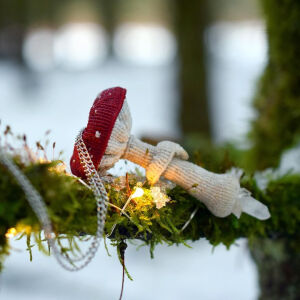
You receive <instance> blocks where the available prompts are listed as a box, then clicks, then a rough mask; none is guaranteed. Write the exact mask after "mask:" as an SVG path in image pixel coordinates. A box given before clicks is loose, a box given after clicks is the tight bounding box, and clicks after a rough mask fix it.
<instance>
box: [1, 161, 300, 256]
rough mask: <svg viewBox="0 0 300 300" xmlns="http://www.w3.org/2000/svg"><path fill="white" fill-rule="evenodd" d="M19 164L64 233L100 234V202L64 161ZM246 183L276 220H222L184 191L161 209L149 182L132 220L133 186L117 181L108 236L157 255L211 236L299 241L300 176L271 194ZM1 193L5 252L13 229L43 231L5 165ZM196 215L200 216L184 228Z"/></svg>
mask: <svg viewBox="0 0 300 300" xmlns="http://www.w3.org/2000/svg"><path fill="white" fill-rule="evenodd" d="M18 164H19V167H20V168H21V169H22V171H23V172H24V174H25V175H26V176H27V177H28V178H29V180H30V181H31V182H32V184H33V185H34V186H35V188H36V189H37V190H38V191H39V192H40V194H41V195H42V196H43V198H44V200H45V202H46V204H47V207H48V212H49V215H50V217H51V219H52V222H53V226H54V228H55V231H56V232H57V233H58V234H60V235H62V234H63V235H64V236H67V237H69V238H72V237H75V236H82V235H93V234H94V233H95V231H96V205H95V199H94V196H93V194H92V192H91V191H90V190H89V189H88V188H87V187H86V186H84V185H83V184H82V183H80V182H79V181H78V180H77V179H76V178H74V177H71V176H69V175H67V174H66V173H65V172H62V173H58V172H56V171H55V170H56V167H57V165H58V164H59V162H58V161H54V162H51V163H32V164H30V165H27V166H25V165H22V164H20V163H18ZM138 181H140V178H138V176H137V175H130V176H129V182H128V183H129V188H131V189H133V188H134V187H135V186H136V185H137V182H138ZM242 185H243V186H245V187H246V188H247V189H248V190H250V191H251V192H252V194H253V195H254V197H255V198H256V199H258V200H259V201H261V202H262V203H265V204H266V205H268V207H269V209H270V212H271V215H272V217H271V219H270V220H268V221H264V222H262V221H258V220H256V219H254V218H252V217H250V216H247V215H245V214H243V215H242V216H241V218H240V219H237V218H236V217H235V216H233V215H231V216H229V217H227V218H224V219H222V218H217V217H215V216H213V215H212V214H211V213H210V212H209V211H208V210H207V209H206V208H205V206H204V205H203V204H201V203H200V202H199V201H198V200H196V199H194V198H193V197H192V196H190V195H189V194H188V193H187V192H186V191H184V190H183V189H181V188H179V187H175V188H174V189H172V190H169V191H168V192H167V194H168V196H169V197H170V199H171V200H170V201H169V202H168V203H167V204H166V206H164V207H162V208H160V209H158V208H157V207H156V205H155V203H154V202H153V198H152V196H151V191H150V187H149V186H148V185H147V183H146V184H144V186H143V189H144V192H145V193H144V195H143V196H142V197H140V198H139V199H136V200H134V201H132V202H131V203H130V205H129V206H128V209H127V210H126V212H127V216H126V215H120V211H119V210H118V209H116V208H115V207H119V208H122V207H123V205H124V203H125V202H126V201H127V199H128V186H127V187H126V185H125V186H124V187H121V188H120V184H119V183H118V179H116V180H114V182H112V183H110V184H106V189H107V192H108V194H109V198H110V203H111V204H113V205H114V206H115V207H113V206H109V208H108V214H107V218H106V225H105V232H106V234H110V236H109V238H110V239H111V241H112V242H113V244H115V245H118V244H119V243H120V242H122V241H124V240H133V239H138V240H142V241H143V242H144V243H145V244H147V245H149V246H150V249H151V251H152V250H153V249H154V247H155V245H157V244H158V243H167V244H170V245H172V244H180V243H184V244H185V243H186V242H188V241H195V240H198V239H200V238H206V239H207V240H208V241H209V242H210V243H211V244H212V245H218V244H220V243H223V244H224V245H226V246H228V247H229V246H230V245H231V244H232V243H234V242H235V240H236V239H238V238H241V237H247V238H248V239H249V240H250V241H251V239H254V238H257V237H270V238H279V237H290V238H291V241H293V240H295V242H296V240H297V239H296V237H297V235H298V233H297V228H298V226H299V223H300V222H299V221H300V205H299V197H300V175H295V174H294V175H293V174H287V175H285V176H282V177H280V178H278V179H275V180H271V181H270V182H269V183H268V186H267V188H266V189H265V190H261V189H260V188H259V187H258V185H257V182H256V180H255V179H254V178H253V177H251V176H244V178H243V179H242ZM0 195H1V201H0V252H2V253H7V239H6V238H5V234H6V232H7V230H8V229H9V228H11V227H17V228H26V230H25V231H28V228H30V229H29V231H32V232H35V233H38V232H39V230H40V227H39V223H38V220H37V218H36V216H35V215H34V213H33V211H32V210H31V208H30V207H29V205H28V203H27V200H26V198H25V195H24V193H23V191H22V189H21V188H20V187H19V186H18V184H17V183H16V182H15V180H14V178H13V177H12V176H11V175H10V174H9V173H8V171H7V170H6V169H5V168H4V167H3V166H0ZM195 211H196V214H195V216H194V217H193V218H192V219H191V220H190V223H189V224H188V226H186V227H185V229H184V230H182V228H184V226H185V225H187V222H188V220H189V219H190V217H191V215H192V213H193V212H195ZM129 217H130V218H129ZM115 224H117V226H116V227H115V229H114V230H113V232H112V229H113V226H114V225H115ZM111 232H112V234H111ZM26 233H27V234H28V232H26ZM294 238H295V239H294Z"/></svg>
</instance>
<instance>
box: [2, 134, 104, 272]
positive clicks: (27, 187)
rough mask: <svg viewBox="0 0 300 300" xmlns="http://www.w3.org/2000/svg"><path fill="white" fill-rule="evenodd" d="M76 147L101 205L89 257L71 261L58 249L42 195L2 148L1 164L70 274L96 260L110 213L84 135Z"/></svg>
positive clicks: (79, 138) (79, 135)
mask: <svg viewBox="0 0 300 300" xmlns="http://www.w3.org/2000/svg"><path fill="white" fill-rule="evenodd" d="M75 145H76V147H77V151H78V154H79V158H80V163H81V164H82V167H83V170H84V172H85V175H86V178H87V180H88V183H89V187H90V188H91V189H92V191H93V193H94V196H95V199H96V204H97V231H96V234H95V236H94V237H93V241H92V243H91V245H90V247H89V249H88V250H87V252H86V253H85V254H83V255H82V256H81V257H76V258H70V257H69V255H68V254H66V253H62V251H61V250H60V249H59V248H58V247H57V246H56V243H55V236H56V235H55V234H54V232H53V227H52V224H51V221H50V218H49V215H48V213H47V208H46V205H45V202H44V201H43V199H42V197H41V195H40V194H39V193H38V192H37V190H36V189H35V188H34V187H33V186H32V184H31V183H30V182H29V180H28V179H27V178H26V176H25V175H24V174H23V173H22V172H21V170H20V169H19V168H18V167H17V166H16V165H15V164H14V162H13V161H12V160H11V159H10V158H8V156H7V155H6V154H5V153H4V152H3V150H2V149H1V148H0V162H1V163H2V164H3V165H4V166H6V167H7V169H8V170H9V171H10V173H11V174H12V175H13V176H14V177H15V179H16V180H17V182H18V183H19V185H20V186H21V187H22V189H23V191H24V193H25V195H26V198H27V200H28V203H29V204H30V206H31V208H32V209H33V211H34V213H35V214H36V216H37V217H38V219H39V221H40V223H41V225H42V228H43V230H44V233H45V237H46V239H47V240H48V242H49V244H50V247H51V248H52V250H53V253H54V256H55V258H56V260H57V262H58V263H59V264H60V265H61V266H62V267H63V268H64V269H66V270H68V271H71V272H74V271H79V270H82V269H83V268H84V267H86V266H87V265H88V264H89V263H90V262H91V261H92V259H93V258H94V257H95V254H96V252H97V250H98V248H99V245H100V240H101V237H102V236H103V232H104V225H105V217H106V212H107V203H108V196H107V193H106V190H105V187H104V185H103V183H102V181H101V179H100V176H99V174H98V173H97V171H96V169H95V166H94V164H93V162H92V160H91V158H90V155H89V152H88V150H87V149H86V146H85V144H84V141H83V139H82V131H80V133H79V134H78V136H77V138H76V142H75ZM78 262H81V264H79V265H76V264H75V263H78Z"/></svg>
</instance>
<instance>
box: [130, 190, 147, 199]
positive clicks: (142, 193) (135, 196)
mask: <svg viewBox="0 0 300 300" xmlns="http://www.w3.org/2000/svg"><path fill="white" fill-rule="evenodd" d="M143 195H144V190H143V189H142V188H140V187H138V188H136V190H135V191H134V193H133V194H132V195H131V196H130V198H131V199H134V198H138V197H142V196H143Z"/></svg>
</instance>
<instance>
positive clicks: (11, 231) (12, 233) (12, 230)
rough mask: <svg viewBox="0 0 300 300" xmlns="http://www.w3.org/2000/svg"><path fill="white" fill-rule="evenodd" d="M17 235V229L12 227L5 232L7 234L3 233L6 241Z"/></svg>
mask: <svg viewBox="0 0 300 300" xmlns="http://www.w3.org/2000/svg"><path fill="white" fill-rule="evenodd" d="M17 233H18V232H17V229H16V228H14V227H12V228H9V229H8V230H7V232H6V233H5V237H6V238H8V239H10V238H13V237H14V236H16V235H17Z"/></svg>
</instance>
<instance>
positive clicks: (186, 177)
mask: <svg viewBox="0 0 300 300" xmlns="http://www.w3.org/2000/svg"><path fill="white" fill-rule="evenodd" d="M130 131H131V115H130V111H129V107H128V104H127V102H126V100H125V102H124V105H123V108H122V110H121V112H120V114H119V117H118V118H117V121H116V123H115V126H114V129H113V131H112V134H111V137H110V140H109V143H108V146H107V149H106V152H105V155H104V156H103V158H102V161H101V164H100V168H99V169H100V171H101V170H103V169H104V170H107V169H109V168H111V167H112V166H113V165H114V164H115V163H116V162H117V161H118V160H119V159H120V158H124V159H127V160H130V161H132V162H134V163H136V164H138V165H140V166H142V167H143V168H145V169H146V176H147V179H148V180H149V181H150V183H151V184H154V183H156V182H157V181H158V180H159V178H160V176H164V177H165V178H166V179H168V180H171V181H173V182H175V183H176V184H177V185H179V186H181V187H183V188H184V189H186V190H187V191H188V192H189V193H190V194H191V195H192V196H194V197H195V198H197V199H199V200H200V201H201V202H203V203H204V204H205V205H206V207H207V208H208V209H209V210H210V211H211V212H212V213H213V214H214V215H215V216H218V217H226V216H228V215H230V214H231V213H233V214H235V215H236V216H237V217H239V216H240V215H241V213H242V212H246V213H247V214H249V215H251V216H254V217H256V218H258V219H261V220H264V219H268V218H269V217H270V213H269V211H268V208H267V207H266V206H265V205H263V204H262V203H260V202H259V201H257V200H255V199H254V198H252V197H251V195H250V193H249V191H247V190H246V189H243V188H241V187H240V183H239V179H240V176H241V174H240V173H233V174H215V173H212V172H209V171H207V170H205V169H203V168H201V167H199V166H197V165H195V164H192V163H190V162H187V161H186V160H187V159H188V154H187V153H186V151H185V150H184V149H183V148H182V147H181V146H180V145H178V144H175V143H172V142H167V141H164V142H161V143H159V144H158V145H157V146H156V147H154V146H152V145H149V144H146V143H143V142H141V141H140V140H138V139H137V138H135V137H134V136H130Z"/></svg>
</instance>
